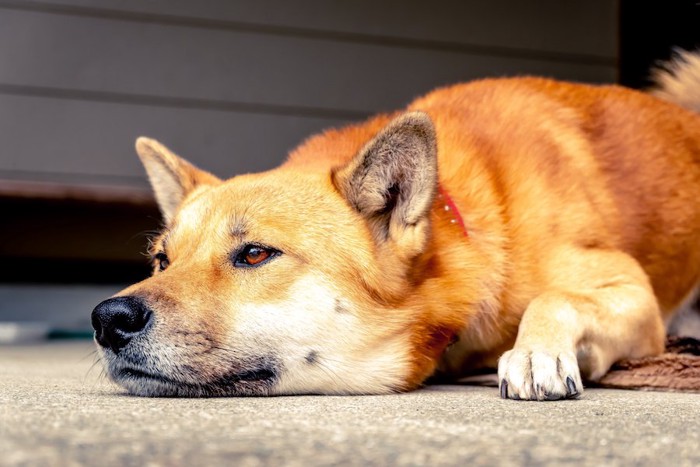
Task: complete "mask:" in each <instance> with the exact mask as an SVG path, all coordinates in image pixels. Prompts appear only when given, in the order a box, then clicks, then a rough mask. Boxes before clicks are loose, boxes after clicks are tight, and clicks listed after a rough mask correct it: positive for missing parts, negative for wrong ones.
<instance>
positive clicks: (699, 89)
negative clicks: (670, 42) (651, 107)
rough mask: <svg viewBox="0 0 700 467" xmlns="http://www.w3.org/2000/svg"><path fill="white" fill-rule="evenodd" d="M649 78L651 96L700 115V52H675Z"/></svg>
mask: <svg viewBox="0 0 700 467" xmlns="http://www.w3.org/2000/svg"><path fill="white" fill-rule="evenodd" d="M651 76H652V79H653V81H654V87H653V88H652V89H651V93H652V94H653V95H655V96H656V97H660V98H661V99H664V100H667V101H670V102H673V103H675V104H678V105H680V106H681V107H685V108H686V109H690V110H692V111H694V112H698V113H700V50H696V51H694V52H690V51H688V50H680V49H679V50H676V51H675V52H674V56H673V57H671V60H669V61H668V62H665V63H663V64H661V65H660V66H658V67H657V68H655V69H654V70H652V75H651Z"/></svg>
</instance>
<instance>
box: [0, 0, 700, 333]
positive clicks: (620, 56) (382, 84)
mask: <svg viewBox="0 0 700 467" xmlns="http://www.w3.org/2000/svg"><path fill="white" fill-rule="evenodd" d="M699 30H700V6H698V5H697V2H696V1H685V0H673V1H644V0H621V1H612V0H589V1H580V0H578V1H569V0H546V1H538V2H522V1H517V0H483V1H434V2H423V1H414V0H406V1H398V0H397V1H381V2H377V1H370V0H353V1H333V2H328V1H321V0H317V1H312V0H290V1H273V0H257V1H253V0H249V1H242V0H202V1H197V2H193V1H189V0H170V1H166V0H149V1H142V0H44V1H23V0H16V1H2V0H0V137H1V138H2V149H0V213H2V221H0V222H2V224H1V225H0V264H2V267H0V322H2V321H25V322H26V321H41V322H48V323H51V325H52V326H54V327H55V328H65V329H69V330H70V329H83V328H85V327H86V326H88V325H89V324H88V319H87V317H88V316H89V312H90V310H91V308H92V306H94V304H95V303H97V302H98V301H99V300H101V299H102V298H105V297H106V296H108V295H110V294H112V293H114V292H115V291H117V290H119V289H120V288H121V287H122V286H123V285H124V284H128V283H130V282H134V281H137V280H140V279H142V278H143V277H145V276H146V275H147V274H148V265H147V264H146V261H145V257H144V255H143V252H144V250H145V244H146V238H147V236H148V235H149V234H150V233H152V232H153V231H154V230H155V229H157V228H158V225H159V215H158V212H157V209H156V207H155V205H154V203H153V200H152V198H151V195H150V192H149V190H148V187H147V183H146V180H145V177H144V174H143V171H142V168H141V167H140V165H139V163H138V160H137V158H136V156H135V154H134V150H133V141H134V139H135V138H136V137H137V136H139V135H148V136H152V137H155V138H158V139H160V140H161V141H163V142H164V143H166V144H168V145H169V146H171V147H172V148H173V149H174V150H175V151H176V152H178V153H180V154H181V155H183V156H185V157H187V158H188V159H190V160H192V161H193V162H195V163H196V164H198V165H200V166H202V167H204V168H207V169H209V170H211V171H213V172H214V173H216V174H218V175H220V176H224V177H228V176H233V175H235V174H238V173H245V172H254V171H260V170H265V169H268V168H272V167H274V166H275V165H277V164H279V163H280V162H281V161H282V160H283V159H284V157H285V155H286V153H287V152H288V151H289V150H290V149H292V148H293V147H294V146H295V145H297V144H298V143H299V142H301V141H302V140H303V139H304V138H305V137H307V136H308V135H310V134H312V133H314V132H317V131H320V130H321V129H323V128H327V127H330V126H338V125H342V124H345V123H348V122H352V121H356V120H359V119H362V118H364V117H366V116H368V115H371V114H373V113H376V112H380V111H385V110H392V109H396V108H400V107H403V106H404V105H406V104H407V103H408V102H410V101H411V100H412V99H413V98H414V97H416V96H418V95H421V94H423V93H425V92H427V91H429V90H430V89H432V88H434V87H436V86H440V85H444V84H448V83H453V82H458V81H465V80H471V79H476V78H480V77H487V76H514V75H524V74H533V75H543V76H550V77H554V78H560V79H568V80H574V81H581V82H589V83H614V82H619V83H621V84H623V85H626V86H631V87H637V88H639V87H645V86H647V85H648V84H649V83H648V81H647V76H648V70H649V68H650V66H652V65H653V64H654V63H655V62H656V61H657V60H659V59H665V58H668V56H669V54H670V52H671V49H672V47H673V46H681V47H684V48H692V47H693V46H697V45H698V40H699V36H698V31H699Z"/></svg>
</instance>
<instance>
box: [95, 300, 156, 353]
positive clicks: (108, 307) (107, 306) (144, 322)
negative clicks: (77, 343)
mask: <svg viewBox="0 0 700 467" xmlns="http://www.w3.org/2000/svg"><path fill="white" fill-rule="evenodd" d="M152 316H153V313H152V312H151V310H149V309H148V306H147V305H146V304H145V303H144V301H143V300H141V299H140V298H137V297H117V298H110V299H109V300H105V301H104V302H102V303H100V304H99V305H97V306H96V307H95V309H94V310H92V327H93V328H95V339H97V342H98V343H99V344H100V345H101V346H102V347H109V348H111V349H112V350H113V351H114V353H119V350H121V349H122V348H124V347H125V346H126V345H127V344H128V343H129V341H130V340H131V339H132V338H134V337H136V336H138V335H139V334H141V333H143V332H145V330H146V328H147V327H148V324H149V323H150V322H151V318H152Z"/></svg>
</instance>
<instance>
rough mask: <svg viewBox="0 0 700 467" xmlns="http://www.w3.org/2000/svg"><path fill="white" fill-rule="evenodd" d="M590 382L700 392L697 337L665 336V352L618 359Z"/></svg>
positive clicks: (699, 359) (609, 385)
mask: <svg viewBox="0 0 700 467" xmlns="http://www.w3.org/2000/svg"><path fill="white" fill-rule="evenodd" d="M594 385H595V386H598V387H605V388H619V389H642V390H651V391H678V392H698V393H700V340H697V339H694V338H691V337H672V336H669V337H668V339H667V340H666V352H665V353H663V354H661V355H657V356H655V357H644V358H637V359H633V360H623V361H621V362H618V363H616V364H615V365H613V367H612V368H611V369H610V371H609V372H608V373H607V374H606V375H605V376H603V378H602V379H601V380H600V381H598V382H597V383H595V384H594Z"/></svg>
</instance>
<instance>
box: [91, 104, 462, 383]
mask: <svg viewBox="0 0 700 467" xmlns="http://www.w3.org/2000/svg"><path fill="white" fill-rule="evenodd" d="M137 152H138V154H139V156H140V158H141V160H142V161H143V163H144V166H145V168H146V171H147V172H148V176H149V179H150V181H151V184H152V186H153V188H154V191H155V195H156V199H157V201H158V204H159V207H160V209H161V211H162V214H163V217H164V221H165V228H164V229H163V231H162V233H161V234H160V235H159V236H158V237H157V238H156V239H155V240H154V241H153V244H152V246H151V252H150V253H151V257H152V261H153V268H154V273H153V275H152V277H150V278H148V279H146V280H144V281H143V282H140V283H138V284H135V285H133V286H131V287H129V288H127V289H126V290H124V291H122V292H121V293H119V294H118V295H117V296H115V297H113V298H111V299H109V300H106V301H104V302H102V303H100V304H99V305H98V306H97V307H96V308H95V310H94V311H93V313H92V321H93V326H94V328H95V336H96V340H97V343H98V344H99V348H100V350H101V354H102V356H103V359H104V360H105V362H106V365H107V369H108V373H109V375H110V377H111V378H112V379H113V380H114V381H116V382H117V383H119V384H120V385H122V386H124V387H125V388H126V389H127V390H128V391H129V392H131V393H133V394H139V395H163V396H165V395H183V396H209V395H267V394H290V393H338V394H341V393H387V392H393V391H399V390H404V389H408V388H409V387H412V386H415V385H416V384H418V383H420V382H421V381H422V379H423V378H425V377H426V376H428V374H424V373H429V372H430V371H432V368H433V366H432V364H430V363H426V361H429V360H431V359H434V356H433V355H429V353H430V352H431V351H432V350H430V349H426V348H425V347H426V344H425V340H426V339H428V340H430V342H432V343H433V344H435V345H437V346H438V347H439V346H441V345H442V346H443V347H442V348H444V345H443V344H444V342H443V341H444V340H446V339H448V338H449V337H448V336H447V335H446V333H445V332H444V330H441V329H438V328H439V326H438V327H430V326H427V325H426V323H425V322H424V320H423V317H422V315H421V313H422V310H421V309H420V304H418V303H417V302H415V297H413V295H414V294H413V289H414V288H415V287H416V281H418V279H417V276H416V268H423V270H424V269H425V268H427V267H429V266H427V265H426V264H425V261H422V260H421V258H423V257H424V256H425V254H426V249H427V248H428V246H427V245H428V244H429V237H430V216H429V211H430V208H431V206H432V203H433V197H434V193H435V190H436V186H437V181H436V177H437V175H436V143H435V133H434V128H433V125H432V123H431V121H430V119H429V118H428V116H427V115H425V114H423V113H418V112H411V113H407V114H404V115H402V116H400V117H398V118H397V119H395V120H394V121H392V122H391V123H390V124H389V125H388V126H386V127H385V128H384V129H383V130H382V131H380V132H379V133H378V134H377V135H376V136H374V138H373V139H371V141H369V142H368V143H367V144H366V145H365V146H364V148H363V149H362V150H361V151H359V152H358V153H357V154H356V155H355V156H354V157H353V158H352V159H351V160H350V162H349V163H346V164H345V165H343V166H341V167H338V168H334V169H329V170H320V171H302V170H299V169H294V168H293V167H287V168H281V169H277V170H274V171H271V172H267V173H262V174H254V175H242V176H237V177H235V178H233V179H230V180H228V181H221V180H219V179H218V178H216V177H214V176H213V175H211V174H209V173H207V172H204V171H201V170H199V169H197V168H195V167H194V166H193V165H191V164H190V163H188V162H186V161H184V160H183V159H181V158H179V157H177V156H176V155H174V154H172V153H171V152H170V151H169V150H168V149H167V148H165V147H164V146H162V145H160V144H159V143H157V142H155V141H153V140H149V139H145V138H141V139H139V140H138V141H137ZM419 334H420V336H421V337H417V336H418V335H419ZM426 336H427V337H426ZM418 347H420V348H418ZM427 347H430V346H429V345H428V346H427ZM426 352H428V354H426Z"/></svg>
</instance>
